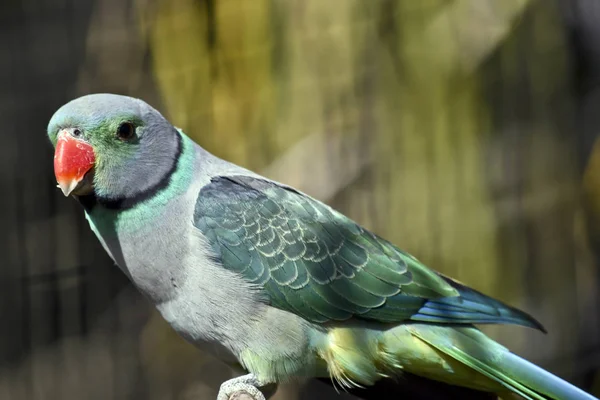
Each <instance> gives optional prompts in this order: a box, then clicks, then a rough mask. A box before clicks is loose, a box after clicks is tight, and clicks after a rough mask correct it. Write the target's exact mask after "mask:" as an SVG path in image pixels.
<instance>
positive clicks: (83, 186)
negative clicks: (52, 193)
mask: <svg viewBox="0 0 600 400" xmlns="http://www.w3.org/2000/svg"><path fill="white" fill-rule="evenodd" d="M95 162H96V157H95V154H94V149H93V148H92V146H90V145H89V144H88V143H87V142H85V141H83V140H81V139H78V138H75V137H73V136H71V135H70V134H69V132H67V131H66V130H63V131H61V132H60V133H59V134H58V139H57V142H56V149H55V150H54V175H55V176H56V181H57V182H58V187H60V189H61V190H62V192H63V194H64V195H65V196H69V195H70V194H74V195H84V194H88V193H90V192H91V191H92V189H93V187H92V182H91V179H92V176H91V172H92V171H91V170H92V168H93V167H94V163H95ZM88 172H90V173H88Z"/></svg>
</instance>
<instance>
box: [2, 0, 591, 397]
mask: <svg viewBox="0 0 600 400" xmlns="http://www.w3.org/2000/svg"><path fill="white" fill-rule="evenodd" d="M92 92H115V93H120V94H127V95H130V96H135V97H139V98H142V99H144V100H146V101H147V102H148V103H150V104H152V105H154V106H155V107H156V108H158V109H159V110H161V111H162V112H163V113H164V114H165V115H166V116H167V117H168V118H169V119H170V120H171V122H173V123H174V124H175V125H176V126H178V127H181V128H182V129H183V130H184V131H185V132H187V133H188V134H189V135H190V136H192V137H193V138H194V139H195V140H196V141H197V142H198V143H199V144H201V145H202V146H204V147H205V148H206V149H208V150H209V151H211V152H213V153H215V154H216V155H218V156H221V157H224V158H227V159H229V160H231V161H233V162H235V163H237V164H241V165H243V166H245V167H247V168H250V169H253V170H256V171H257V172H260V173H262V174H265V175H267V176H269V177H271V178H273V179H276V180H280V181H283V182H285V183H287V184H291V185H294V186H297V187H298V188H300V189H301V190H303V191H305V192H307V193H309V194H311V195H312V196H314V197H316V198H318V199H320V200H323V201H325V202H327V203H329V204H331V205H332V206H334V207H335V208H337V209H339V210H340V211H342V212H344V213H346V214H347V215H349V216H350V217H352V218H354V219H355V220H357V221H358V222H360V223H361V224H363V225H364V226H366V227H368V228H370V229H371V230H373V231H375V232H377V233H378V234H380V235H382V236H384V237H386V238H387V239H390V240H391V241H393V242H395V243H397V244H398V245H399V246H400V247H401V248H403V249H405V250H407V251H409V252H411V253H412V254H414V255H415V256H417V257H419V258H420V259H422V260H423V261H424V262H425V263H426V264H427V265H429V266H431V267H433V268H435V269H437V270H439V271H441V272H443V273H445V274H448V275H450V276H453V277H455V278H457V279H459V280H461V281H463V282H465V283H466V284H468V285H469V286H472V287H474V288H476V289H478V290H480V291H483V292H485V293H486V294H489V295H492V296H494V297H496V298H499V299H501V300H503V301H506V302H508V303H510V304H512V305H514V306H517V307H519V308H522V309H524V310H526V311H528V312H529V313H531V314H532V315H534V316H535V317H536V318H538V319H539V320H540V321H541V322H542V323H543V324H544V325H545V327H546V328H547V329H548V331H549V333H548V334H547V335H543V334H541V333H539V332H536V331H533V330H529V329H525V328H520V327H515V326H510V327H504V326H503V327H489V326H488V327H484V328H483V329H484V331H485V332H486V333H488V334H490V335H491V336H492V337H494V338H495V339H497V340H498V341H500V342H501V343H503V344H504V345H506V346H509V347H510V348H511V349H513V350H514V351H515V352H517V353H519V354H520V355H522V356H525V357H526V358H528V359H530V360H531V361H534V362H535V363H537V364H539V365H541V366H543V367H544V368H547V369H548V370H550V371H552V372H554V373H556V374H558V375H560V376H562V377H564V378H566V379H568V380H569V381H572V382H573V383H575V384H577V385H578V386H580V387H582V388H584V389H585V390H588V391H590V392H592V393H594V394H595V395H596V396H600V142H598V140H597V138H598V136H599V134H600V2H598V1H597V0H420V1H415V0H369V1H367V0H327V1H323V0H77V1H75V0H22V1H19V0H2V1H1V2H0V125H1V128H2V129H1V130H0V139H1V142H0V192H1V195H0V205H1V207H0V246H3V247H2V252H0V399H9V400H21V399H35V400H38V399H40V400H41V399H81V398H86V399H150V400H163V399H164V400H167V399H213V398H215V396H216V393H217V389H218V386H219V384H220V382H221V381H223V380H225V379H228V378H230V377H232V376H233V375H232V374H233V372H232V371H230V370H229V369H228V368H227V367H225V366H223V365H221V364H220V363H219V362H217V361H215V360H214V359H212V358H210V357H209V356H207V355H205V354H203V353H201V352H199V351H198V350H196V349H194V348H193V347H192V346H191V345H189V344H187V343H185V342H184V341H183V340H182V339H180V338H179V337H178V336H177V335H176V334H175V333H174V332H173V331H172V330H171V329H170V328H169V327H168V326H167V325H166V323H164V322H163V321H162V320H161V319H160V317H159V316H158V314H157V313H156V312H155V311H154V309H153V308H152V307H151V306H150V305H149V303H147V302H146V300H145V299H144V298H142V297H141V295H139V294H138V293H137V292H136V291H135V290H134V289H133V288H132V287H131V285H130V284H129V283H128V282H127V280H126V279H125V277H124V275H122V273H121V272H120V271H119V270H118V269H117V268H116V267H115V266H114V265H112V262H111V261H110V259H109V257H108V256H107V255H105V254H104V251H103V250H102V248H101V246H100V245H99V243H98V242H97V240H96V238H95V237H94V236H93V234H92V232H91V231H90V230H89V228H88V225H87V222H86V221H85V220H84V217H83V212H82V210H81V209H80V207H79V206H78V205H77V204H76V202H75V201H73V200H71V199H65V198H64V197H63V196H62V194H61V192H60V191H59V190H58V189H57V188H56V187H55V186H56V183H55V180H54V176H53V171H52V150H51V146H50V144H49V141H48V140H47V138H46V136H45V135H46V134H45V129H46V125H47V123H48V121H49V119H50V117H51V115H52V114H53V113H54V111H55V110H56V109H57V108H58V107H60V106H61V105H62V104H64V103H66V102H67V101H69V100H71V99H73V98H75V97H78V96H80V95H84V94H87V93H92ZM333 394H335V392H333V391H332V390H331V388H330V387H328V386H326V385H324V384H322V383H319V382H310V383H307V384H296V385H285V386H283V387H282V388H280V390H279V391H278V393H277V394H276V397H275V398H276V399H291V400H295V399H298V400H301V399H312V400H317V399H326V398H332V396H333ZM339 398H340V399H342V398H344V399H350V398H358V397H352V396H350V395H345V396H343V397H342V396H340V397H339Z"/></svg>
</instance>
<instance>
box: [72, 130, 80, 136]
mask: <svg viewBox="0 0 600 400" xmlns="http://www.w3.org/2000/svg"><path fill="white" fill-rule="evenodd" d="M73 136H75V137H79V136H81V131H80V130H79V129H74V130H73Z"/></svg>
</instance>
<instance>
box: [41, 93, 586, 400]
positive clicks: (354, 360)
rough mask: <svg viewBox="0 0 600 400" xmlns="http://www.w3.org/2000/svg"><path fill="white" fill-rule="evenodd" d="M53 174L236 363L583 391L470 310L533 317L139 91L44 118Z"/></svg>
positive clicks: (372, 377)
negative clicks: (510, 345) (185, 127)
mask: <svg viewBox="0 0 600 400" xmlns="http://www.w3.org/2000/svg"><path fill="white" fill-rule="evenodd" d="M47 133H48V136H49V138H50V141H51V143H52V145H53V146H54V148H55V150H54V151H55V152H54V172H55V176H56V180H57V182H58V186H59V187H60V188H61V189H62V191H63V193H64V195H65V196H73V197H74V198H75V199H77V201H79V203H81V205H82V206H83V208H84V211H85V216H86V218H87V220H88V221H89V224H90V227H91V229H92V230H93V232H94V233H95V234H96V236H97V237H98V239H99V240H100V242H101V244H102V245H103V247H104V249H105V250H106V252H107V253H108V254H109V255H110V256H111V258H112V259H113V260H114V261H115V263H116V264H117V265H118V266H119V267H120V269H121V270H122V271H123V272H124V273H125V274H126V275H127V276H128V278H129V279H130V280H131V282H133V284H134V285H135V286H136V287H137V288H138V289H139V290H140V291H141V292H142V293H143V294H144V295H145V296H146V297H147V298H148V299H149V300H150V301H151V302H153V303H154V305H155V306H156V307H157V309H158V310H159V312H160V313H161V315H162V316H163V317H164V318H165V320H166V321H167V322H168V323H169V324H170V325H171V326H172V327H173V328H174V329H175V330H176V331H177V332H178V333H179V334H180V335H181V336H182V337H183V338H185V339H186V340H188V341H190V342H191V343H193V344H195V345H196V346H198V347H199V348H201V349H203V350H206V351H209V352H212V353H213V354H214V355H216V356H217V357H218V358H220V359H221V360H223V361H225V362H227V363H230V364H232V365H239V366H241V367H243V369H245V370H246V371H247V375H243V376H240V377H238V378H234V379H231V380H229V381H226V382H224V383H223V384H222V385H221V388H220V392H219V397H218V398H219V399H227V398H228V397H229V395H230V394H232V393H233V392H234V391H238V390H246V391H247V392H249V393H250V394H252V395H253V396H255V398H257V399H264V397H263V395H262V394H261V392H260V391H259V389H260V388H261V387H264V386H266V385H269V384H277V383H280V382H285V381H288V380H291V379H294V378H306V377H330V378H331V379H332V380H333V381H334V382H335V384H336V385H337V386H338V387H341V388H345V387H347V388H351V387H356V386H369V385H372V384H374V383H375V382H376V381H377V380H379V379H381V378H384V377H397V376H400V375H401V374H402V373H403V371H407V372H410V373H413V374H416V375H420V376H423V377H426V378H429V379H433V380H438V381H442V382H447V383H450V384H454V385H459V386H465V387H469V388H474V389H479V390H484V391H489V392H495V393H498V394H499V395H501V396H504V395H508V396H512V394H517V395H520V396H522V397H523V398H526V399H544V398H552V399H560V400H567V399H569V400H575V399H594V397H592V396H591V395H589V394H587V393H585V392H584V391H582V390H580V389H578V388H577V387H575V386H573V385H571V384H569V383H567V382H566V381H564V380H562V379H560V378H558V377H556V376H554V375H552V374H550V373H549V372H546V371H544V370H543V369H541V368H539V367H537V366H535V365H534V364H532V363H530V362H528V361H526V360H524V359H522V358H520V357H519V356H517V355H515V354H513V353H511V352H510V351H509V350H508V349H506V348H505V347H503V346H502V345H500V344H498V343H497V342H495V341H493V340H492V339H490V338H488V337H487V336H486V335H484V334H483V333H482V332H481V331H480V330H478V329H477V328H476V327H475V325H476V324H518V325H524V326H527V327H532V328H536V329H539V330H542V331H543V330H544V328H543V327H542V325H541V324H540V323H539V322H537V321H536V320H535V319H534V318H532V317H531V316H529V315H528V314H526V313H524V312H522V311H520V310H517V309H515V308H512V307H510V306H508V305H506V304H504V303H502V302H500V301H498V300H495V299H493V298H490V297H488V296H486V295H484V294H482V293H479V292H477V291H475V290H473V289H470V288H469V287H467V286H465V285H463V284H461V283H459V282H457V281H455V280H453V279H451V278H449V277H447V276H444V275H442V274H441V273H438V272H436V271H434V270H432V269H430V268H428V267H427V266H425V265H424V264H423V263H421V262H420V261H419V260H417V259H416V258H415V257H413V256H411V255H410V254H408V253H407V252H405V251H403V250H401V249H400V248H399V247H397V246H395V245H394V244H392V243H390V242H389V241H387V240H385V239H384V238H382V237H380V236H378V235H376V234H375V233H373V232H370V231H369V230H367V229H365V228H363V227H361V226H360V225H359V224H357V223H356V222H354V221H353V220H351V219H350V218H348V217H346V216H344V215H343V214H341V213H340V212H338V211H336V210H334V209H332V208H331V207H329V206H327V205H326V204H324V203H322V202H320V201H318V200H316V199H314V198H311V197H310V196H308V195H307V194H304V193H302V192H300V191H298V190H296V189H294V188H292V187H290V186H287V185H285V184H283V183H279V182H275V181H273V180H270V179H267V178H265V177H263V176H260V175H258V174H256V173H254V172H252V171H249V170H247V169H245V168H242V167H239V166H237V165H234V164H232V163H230V162H227V161H225V160H223V159H220V158H218V157H216V156H214V155H212V154H210V153H209V152H207V151H206V150H204V149H203V148H202V147H200V146H199V145H198V144H196V143H195V142H193V141H192V140H191V139H190V138H189V137H188V136H186V135H185V133H184V132H183V131H182V130H180V129H178V128H176V127H174V126H173V125H172V124H171V123H170V122H169V121H168V120H167V119H166V118H164V117H163V116H162V115H161V113H160V112H159V111H157V110H156V109H154V108H153V107H151V106H150V105H148V104H147V103H145V102H144V101H142V100H139V99H135V98H131V97H126V96H120V95H114V94H92V95H87V96H83V97H80V98H77V99H75V100H73V101H71V102H69V103H67V104H66V105H64V106H62V107H61V108H60V109H59V110H58V111H56V113H55V114H54V115H53V116H52V118H51V120H50V122H49V124H48V132H47Z"/></svg>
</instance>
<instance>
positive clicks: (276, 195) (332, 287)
mask: <svg viewBox="0 0 600 400" xmlns="http://www.w3.org/2000/svg"><path fill="white" fill-rule="evenodd" d="M194 224H195V226H196V227H197V228H198V229H199V230H200V231H201V232H202V233H203V234H204V235H205V236H206V237H207V238H208V241H209V243H210V245H211V246H212V250H213V251H214V256H215V258H216V259H217V260H218V261H219V262H220V263H221V264H222V265H223V267H224V268H227V269H229V270H232V271H235V272H237V273H239V274H241V275H242V276H244V277H245V279H247V280H248V281H250V282H253V283H255V284H256V285H258V286H259V287H262V288H263V290H264V293H265V294H266V295H267V298H268V301H269V302H270V304H271V305H272V306H273V307H277V308H280V309H283V310H286V311H289V312H292V313H295V314H297V315H300V316H302V317H303V318H305V319H307V320H309V321H313V322H320V323H322V322H327V321H343V320H348V319H350V318H361V319H367V320H374V321H378V322H383V323H398V322H401V321H406V320H413V321H427V322H435V323H453V324H457V323H458V324H471V323H517V324H522V325H528V326H535V327H538V328H541V327H540V326H539V324H538V323H537V322H536V321H534V320H533V319H532V318H531V317H529V316H528V315H527V314H525V313H523V312H521V311H519V310H516V309H513V308H511V307H509V306H507V305H505V304H503V303H501V302H499V301H497V300H494V299H492V298H489V297H487V296H484V295H483V294H481V293H478V292H476V291H474V290H472V289H469V288H467V287H466V286H463V285H461V284H459V283H457V282H455V281H453V280H450V279H448V278H446V277H444V276H442V275H441V274H439V273H437V272H435V271H433V270H431V269H429V268H427V267H426V266H425V265H423V264H422V263H420V262H419V261H418V260H417V259H416V258H414V257H413V256H411V255H410V254H408V253H406V252H404V251H402V250H400V249H398V248H397V247H396V246H394V245H393V244H391V243H390V242H388V241H386V240H384V239H382V238H380V237H378V236H377V235H375V234H373V233H372V232H369V231H368V230H366V229H364V228H362V227H361V226H359V225H358V224H356V223H355V222H354V221H352V220H351V219H349V218H347V217H345V216H344V215H342V214H341V213H339V212H337V211H335V210H333V209H331V208H330V207H328V206H326V205H325V204H323V203H321V202H319V201H317V200H315V199H313V198H311V197H309V196H307V195H305V194H303V193H300V192H297V191H295V190H294V189H291V188H289V187H285V186H282V185H279V184H277V183H274V182H271V181H267V180H263V179H258V178H254V177H250V176H243V175H236V176H220V177H215V178H213V179H212V180H211V182H210V183H209V184H208V185H206V186H205V187H203V188H202V190H201V191H200V193H199V195H198V199H197V201H196V206H195V211H194Z"/></svg>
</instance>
